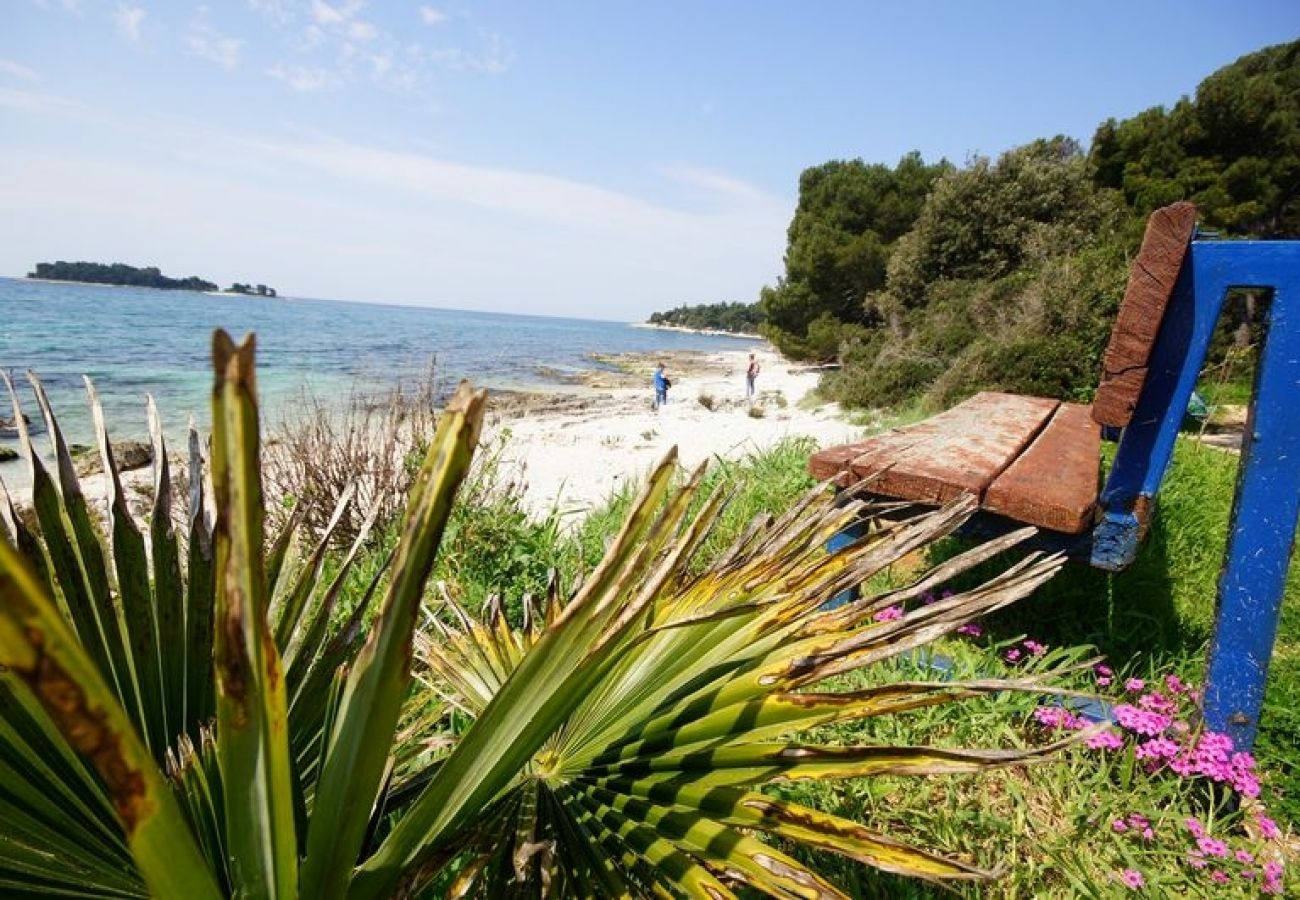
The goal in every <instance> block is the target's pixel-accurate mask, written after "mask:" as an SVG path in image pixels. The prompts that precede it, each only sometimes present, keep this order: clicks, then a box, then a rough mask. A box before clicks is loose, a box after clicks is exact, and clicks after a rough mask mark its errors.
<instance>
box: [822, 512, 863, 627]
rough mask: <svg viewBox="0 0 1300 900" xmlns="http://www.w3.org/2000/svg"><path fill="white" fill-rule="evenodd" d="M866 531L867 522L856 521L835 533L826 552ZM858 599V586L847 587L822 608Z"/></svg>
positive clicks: (860, 535) (835, 606) (828, 542)
mask: <svg viewBox="0 0 1300 900" xmlns="http://www.w3.org/2000/svg"><path fill="white" fill-rule="evenodd" d="M843 497H844V495H843V494H840V495H839V496H838V497H837V498H836V502H837V503H839V502H840V500H841V499H842V498H843ZM866 533H867V523H866V522H864V521H860V522H854V523H853V524H852V525H850V526H849V527H848V528H845V529H844V530H843V531H841V532H839V533H838V534H836V535H834V536H833V537H832V538H831V539H830V540H829V541H827V542H826V552H827V553H835V552H837V551H839V550H841V549H843V548H844V547H847V546H848V545H849V544H851V543H853V542H854V541H856V540H857V539H858V538H860V537H862V536H863V535H864V534H866ZM856 599H858V589H857V588H856V587H851V588H847V589H845V590H842V591H840V592H839V593H838V594H836V595H835V596H834V597H832V598H831V599H829V600H827V601H826V602H825V603H823V604H822V609H836V608H838V607H841V606H843V605H844V604H846V603H852V602H853V601H854V600H856Z"/></svg>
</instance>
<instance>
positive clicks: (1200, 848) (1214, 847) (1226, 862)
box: [1183, 815, 1285, 894]
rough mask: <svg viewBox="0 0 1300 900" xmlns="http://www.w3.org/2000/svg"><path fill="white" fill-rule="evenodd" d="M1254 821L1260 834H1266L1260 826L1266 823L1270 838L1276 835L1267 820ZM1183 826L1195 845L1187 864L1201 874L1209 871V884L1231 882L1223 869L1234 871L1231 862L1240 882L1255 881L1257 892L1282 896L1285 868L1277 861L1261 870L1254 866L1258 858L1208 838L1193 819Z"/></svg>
mask: <svg viewBox="0 0 1300 900" xmlns="http://www.w3.org/2000/svg"><path fill="white" fill-rule="evenodd" d="M1257 820H1258V821H1259V823H1260V825H1261V828H1260V832H1261V834H1262V833H1265V832H1266V829H1265V828H1264V827H1263V823H1264V822H1265V821H1267V822H1268V823H1269V825H1270V826H1272V830H1273V836H1274V837H1276V836H1277V826H1276V825H1274V824H1273V822H1272V820H1271V819H1269V818H1268V817H1267V816H1264V815H1259V816H1257ZM1183 824H1184V825H1185V826H1186V828H1187V831H1188V832H1189V833H1190V834H1191V837H1192V839H1193V840H1194V841H1195V842H1196V849H1195V850H1191V851H1188V853H1187V865H1188V866H1189V867H1191V868H1192V869H1193V870H1195V871H1198V872H1203V871H1205V870H1206V869H1209V870H1210V871H1209V873H1208V876H1209V878H1210V880H1211V881H1213V882H1215V883H1216V884H1227V883H1228V882H1230V881H1231V880H1232V877H1231V876H1230V875H1229V874H1228V871H1227V870H1228V869H1231V868H1234V867H1233V865H1232V863H1234V862H1235V863H1236V864H1237V865H1236V867H1235V868H1236V872H1237V877H1238V878H1240V879H1241V880H1242V881H1251V882H1253V881H1256V880H1259V882H1260V884H1259V890H1260V892H1261V893H1264V894H1281V893H1282V875H1283V873H1284V872H1285V868H1284V867H1283V864H1282V863H1281V862H1280V861H1278V860H1271V861H1269V862H1266V863H1264V865H1263V866H1262V867H1261V866H1259V865H1258V864H1259V859H1258V857H1257V856H1256V855H1255V854H1254V853H1251V852H1250V851H1249V850H1246V849H1238V850H1236V851H1233V850H1232V848H1231V847H1229V846H1228V843H1227V842H1226V841H1222V840H1219V839H1218V838H1216V837H1213V836H1212V835H1210V833H1209V832H1208V831H1207V830H1206V828H1205V826H1204V825H1202V824H1201V823H1200V822H1199V821H1197V820H1196V819H1194V818H1188V819H1186V820H1184V822H1183ZM1269 839H1270V840H1271V839H1272V838H1269ZM1211 866H1213V868H1211ZM1261 876H1262V877H1261Z"/></svg>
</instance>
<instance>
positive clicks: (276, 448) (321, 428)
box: [264, 366, 437, 545]
mask: <svg viewBox="0 0 1300 900" xmlns="http://www.w3.org/2000/svg"><path fill="white" fill-rule="evenodd" d="M436 397H437V381H436V378H435V376H434V370H433V367H432V366H430V368H429V370H428V372H427V373H426V374H425V376H424V377H423V378H422V379H421V380H420V381H419V382H418V383H416V384H415V385H414V386H408V387H406V388H404V387H403V386H401V385H398V386H397V387H395V388H393V389H392V390H391V391H390V392H389V393H388V394H387V395H384V396H380V397H378V398H376V397H373V396H367V395H365V394H362V393H360V392H359V391H356V390H353V392H352V393H351V394H350V395H349V396H348V398H347V400H346V402H345V403H343V405H341V406H335V405H333V404H331V403H329V402H328V401H327V400H326V399H324V398H323V397H321V396H320V395H319V394H317V393H316V392H315V391H313V390H311V389H309V388H305V389H304V390H303V392H302V395H301V397H300V399H299V401H298V402H297V403H295V404H291V405H289V406H288V407H287V408H286V411H285V413H284V414H283V417H282V418H281V420H280V422H279V424H278V425H277V427H276V429H275V434H276V440H275V441H274V443H272V444H271V446H270V447H269V448H268V451H267V452H266V453H265V454H264V455H265V461H264V466H265V475H264V477H265V481H266V485H267V495H268V497H270V498H272V502H271V503H269V504H268V513H269V514H270V516H271V517H272V521H273V522H274V523H275V524H276V525H277V527H278V526H279V525H281V524H283V522H284V521H285V520H286V519H287V518H288V515H289V510H290V509H291V508H296V509H300V510H301V513H300V515H301V516H302V521H303V524H304V525H306V527H307V528H308V529H309V530H310V531H312V533H314V534H320V533H321V532H323V531H324V529H325V526H326V525H327V524H328V523H329V519H330V515H331V513H332V512H333V511H334V506H335V504H336V503H337V502H338V498H339V497H341V496H342V495H343V492H344V491H345V490H346V489H347V488H348V486H349V485H352V484H354V483H355V484H356V496H355V498H354V502H353V503H352V504H351V505H350V506H349V507H348V510H347V511H346V512H345V514H344V518H343V519H342V521H340V523H339V526H338V528H337V530H336V531H335V540H336V543H337V544H339V545H344V544H347V543H349V542H350V541H351V540H352V539H353V538H354V537H355V536H356V535H357V533H358V532H359V531H360V529H361V526H362V523H363V522H364V521H365V519H366V517H367V515H368V514H369V513H370V512H371V511H372V510H378V519H377V526H378V528H379V530H381V531H382V530H383V528H384V527H385V526H386V525H387V524H388V523H389V522H391V521H393V520H394V519H395V518H396V517H397V514H398V513H399V512H400V511H401V509H402V507H403V506H404V505H405V503H406V499H407V495H408V493H409V492H410V489H411V484H412V481H413V479H414V477H415V471H416V465H418V460H419V459H420V458H421V457H422V454H423V451H424V448H425V447H427V446H428V442H429V440H430V439H431V438H432V437H433V433H434V429H435V428H436V426H437V414H436V413H435V411H434V403H435V399H436ZM411 460H414V464H412V462H411ZM277 498H278V500H279V501H281V502H278V503H277V502H275V501H276V500H277Z"/></svg>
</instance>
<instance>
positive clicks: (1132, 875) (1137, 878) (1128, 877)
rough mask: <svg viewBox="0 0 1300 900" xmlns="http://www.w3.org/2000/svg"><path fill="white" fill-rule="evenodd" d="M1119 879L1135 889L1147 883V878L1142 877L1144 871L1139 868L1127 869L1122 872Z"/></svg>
mask: <svg viewBox="0 0 1300 900" xmlns="http://www.w3.org/2000/svg"><path fill="white" fill-rule="evenodd" d="M1119 880H1120V881H1122V882H1124V884H1125V886H1127V887H1129V888H1131V889H1132V890H1135V891H1136V890H1137V889H1138V888H1141V887H1145V886H1146V883H1147V880H1146V879H1145V878H1143V877H1142V873H1141V872H1139V871H1138V870H1137V869H1125V870H1124V871H1123V872H1120V873H1119Z"/></svg>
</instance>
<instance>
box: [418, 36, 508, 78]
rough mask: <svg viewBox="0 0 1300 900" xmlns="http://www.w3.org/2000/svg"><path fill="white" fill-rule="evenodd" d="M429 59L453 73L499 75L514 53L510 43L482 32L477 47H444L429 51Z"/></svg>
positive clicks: (500, 37)
mask: <svg viewBox="0 0 1300 900" xmlns="http://www.w3.org/2000/svg"><path fill="white" fill-rule="evenodd" d="M429 58H430V59H432V60H433V61H434V62H436V63H438V64H439V65H441V66H443V67H445V68H448V69H451V70H452V71H453V72H484V73H486V74H488V75H500V74H501V73H502V72H504V71H506V69H508V68H510V65H511V64H512V63H513V62H514V61H515V52H514V49H513V48H512V47H511V46H510V42H509V41H507V40H506V39H505V38H503V37H502V36H501V35H499V34H496V33H495V32H488V31H483V32H479V35H478V46H477V47H475V48H473V49H466V48H464V47H444V48H441V49H438V50H431V51H430V52H429Z"/></svg>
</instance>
